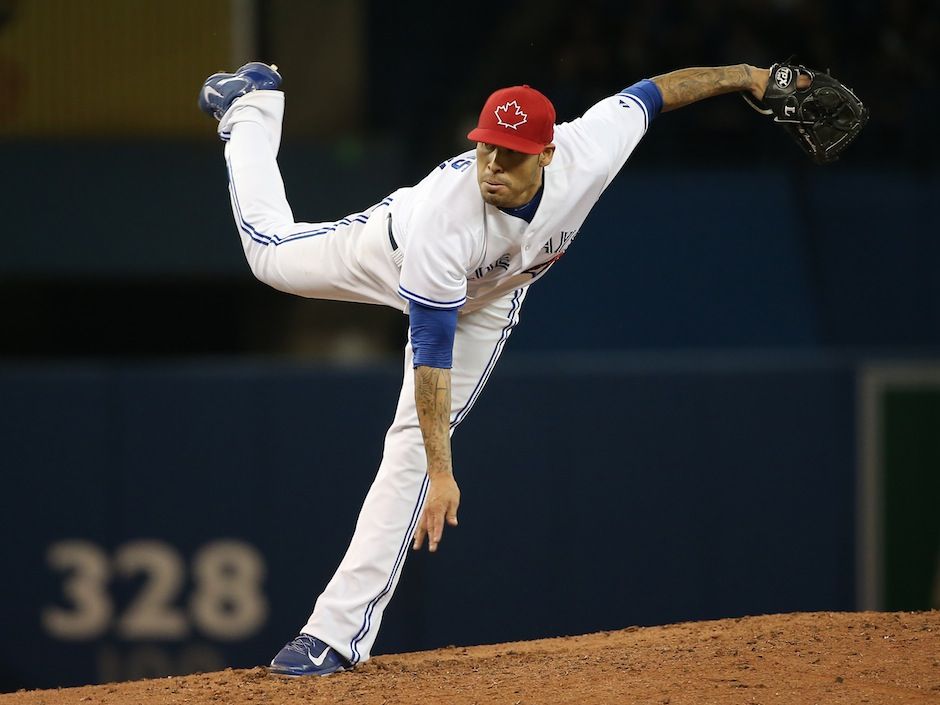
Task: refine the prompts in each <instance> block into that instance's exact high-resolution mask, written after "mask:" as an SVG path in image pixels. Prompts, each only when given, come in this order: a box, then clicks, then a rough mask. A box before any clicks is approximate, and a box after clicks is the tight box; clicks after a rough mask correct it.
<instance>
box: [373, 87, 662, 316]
mask: <svg viewBox="0 0 940 705" xmlns="http://www.w3.org/2000/svg"><path fill="white" fill-rule="evenodd" d="M646 110H647V109H646V106H645V105H644V104H643V102H642V101H640V100H638V99H637V98H636V97H634V96H633V95H630V94H626V93H624V94H620V95H616V96H611V97H609V98H606V99H604V100H602V101H600V102H599V103H597V104H596V105H594V106H593V107H592V108H591V109H590V110H588V111H587V112H586V113H585V114H584V116H583V117H580V118H578V119H576V120H573V121H572V122H568V123H564V124H561V125H557V126H556V127H555V139H554V144H555V146H556V150H555V156H554V159H553V161H552V163H551V164H550V165H549V166H548V167H546V168H545V170H544V172H543V180H544V181H543V183H544V191H543V194H542V200H541V203H540V204H539V206H538V210H537V211H536V213H535V217H534V218H533V220H532V222H531V223H528V222H526V221H525V220H523V219H521V218H518V217H516V216H513V215H510V214H508V213H505V212H503V211H502V210H500V209H499V208H497V207H495V206H492V205H490V204H488V203H486V202H485V201H483V198H482V196H481V195H480V189H479V185H478V182H477V172H476V156H475V151H472V150H471V151H468V152H465V153H463V154H461V155H460V156H458V157H454V158H453V159H449V160H448V161H446V162H444V163H443V164H441V165H440V166H438V167H437V169H435V170H434V171H433V172H431V173H430V174H429V175H428V176H426V177H425V178H424V179H423V180H422V181H421V182H420V183H418V184H417V185H415V186H414V187H411V188H403V189H400V190H398V191H396V192H395V193H393V194H392V195H391V197H390V198H391V204H390V205H389V210H390V212H391V214H392V227H393V234H394V237H395V240H396V241H397V243H398V245H399V247H400V248H401V250H402V268H401V279H400V282H399V288H398V293H399V295H401V296H402V297H404V298H405V299H407V300H409V301H416V302H418V303H421V304H424V305H425V306H431V307H434V308H447V309H449V308H460V307H463V308H462V310H463V312H465V313H469V312H471V311H475V310H477V309H479V308H481V307H483V306H485V305H486V304H487V303H489V302H491V301H494V300H496V299H498V298H500V297H502V296H504V295H505V294H506V293H507V292H510V291H513V290H515V289H518V288H520V287H525V286H528V285H529V284H531V283H532V282H533V281H535V280H536V279H538V278H539V277H541V276H542V275H543V274H544V273H545V272H546V271H548V269H549V268H550V267H551V266H552V264H553V263H554V262H555V261H557V260H558V258H559V257H560V256H561V255H562V254H564V252H565V250H567V249H568V247H569V246H570V245H571V243H572V242H573V241H574V239H575V237H576V236H577V234H578V231H579V230H580V229H581V225H582V224H583V223H584V220H585V218H587V215H588V213H589V212H590V210H591V208H592V207H593V206H594V204H595V202H596V201H597V199H598V198H599V197H600V195H601V193H603V191H604V189H606V188H607V186H608V185H610V182H611V180H612V179H613V178H614V176H616V175H617V172H619V171H620V169H621V167H622V166H623V164H624V162H626V160H627V157H629V156H630V153H631V152H632V151H633V149H634V148H635V147H636V145H637V144H638V143H639V141H640V138H642V136H643V135H644V134H645V132H646V128H647V126H648V124H649V117H648V115H647V112H646Z"/></svg>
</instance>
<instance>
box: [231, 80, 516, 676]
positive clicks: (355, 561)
mask: <svg viewBox="0 0 940 705" xmlns="http://www.w3.org/2000/svg"><path fill="white" fill-rule="evenodd" d="M283 111H284V96H283V93H281V92H279V91H256V92H253V93H249V94H248V95H246V96H244V97H243V98H240V99H239V100H238V101H236V102H235V104H234V105H233V106H232V108H231V109H230V110H229V111H228V112H227V113H226V114H225V116H224V117H223V119H222V121H221V123H220V124H219V134H220V135H221V137H222V139H224V140H227V141H228V144H227V145H226V148H225V157H226V162H227V165H228V170H229V190H230V194H231V199H232V211H233V213H234V216H235V222H236V225H237V227H238V229H239V231H240V233H241V239H242V245H243V247H244V250H245V256H246V257H247V259H248V263H249V265H250V266H251V270H252V272H253V273H254V274H255V276H256V277H258V279H260V280H261V281H263V282H265V283H266V284H269V285H270V286H272V287H274V288H276V289H279V290H281V291H286V292H289V293H292V294H297V295H299V296H305V297H311V298H318V299H331V300H339V301H358V302H363V303H373V304H384V305H387V306H391V307H392V308H396V309H399V310H402V311H404V310H405V302H404V300H403V299H401V298H400V297H399V296H398V294H397V293H396V290H397V287H398V278H399V269H398V266H397V265H396V263H395V261H394V259H393V256H392V245H391V242H390V241H389V238H388V234H387V230H386V222H385V217H386V210H387V199H386V201H384V202H382V203H380V204H378V205H376V206H373V207H372V208H370V209H369V210H367V211H365V212H363V213H358V214H354V215H350V216H348V217H347V218H344V219H342V220H340V221H337V222H333V223H297V222H294V216H293V213H292V211H291V208H290V205H289V204H288V202H287V197H286V195H285V193H284V184H283V181H282V179H281V175H280V172H279V170H278V167H277V162H276V157H277V151H278V147H279V144H280V132H281V120H282V118H283ZM525 293H526V290H525V289H518V290H516V291H514V292H512V293H511V294H508V295H506V296H504V297H502V298H501V299H498V300H496V301H494V302H492V303H491V304H489V305H487V306H485V307H484V308H481V309H479V310H476V311H473V312H472V313H468V314H462V315H460V316H459V318H458V321H457V332H456V337H455V341H454V364H453V369H452V370H451V385H452V389H451V398H452V403H453V409H452V411H451V433H453V430H454V429H455V428H456V426H457V425H458V424H460V422H461V421H463V419H464V418H466V416H467V414H468V413H469V412H470V409H471V408H472V406H473V404H474V402H475V401H476V400H477V398H478V397H479V396H480V394H481V392H482V391H483V387H484V386H485V385H486V382H487V380H488V379H489V376H490V374H491V373H492V371H493V368H494V367H495V365H496V361H497V360H498V358H499V355H500V353H501V352H502V349H503V346H504V345H505V344H506V340H507V339H508V338H509V335H510V334H511V332H512V329H513V327H514V326H515V325H516V324H517V323H518V321H519V311H520V309H521V306H522V302H523V299H524V298H525ZM426 469H427V463H426V458H425V453H424V442H423V439H422V436H421V429H420V427H419V425H418V416H417V412H416V410H415V399H414V374H413V372H412V351H411V345H410V342H409V344H408V345H406V346H405V364H404V377H403V383H402V389H401V395H400V396H399V399H398V409H397V411H396V413H395V420H394V421H393V423H392V425H391V427H390V428H389V430H388V433H387V434H386V436H385V449H384V454H383V457H382V462H381V464H380V466H379V471H378V474H377V475H376V478H375V481H374V482H373V484H372V487H371V488H370V490H369V493H368V495H367V496H366V499H365V502H364V504H363V506H362V510H361V512H360V514H359V520H358V522H357V523H356V531H355V534H354V535H353V538H352V541H351V543H350V545H349V548H348V550H347V551H346V555H345V557H344V558H343V560H342V562H341V563H340V565H339V568H338V569H337V571H336V574H335V575H334V576H333V578H332V580H330V582H329V584H328V585H327V586H326V589H325V590H324V591H323V593H322V594H321V595H320V597H319V598H318V599H317V602H316V606H315V607H314V610H313V614H311V615H310V619H309V621H308V622H307V624H306V625H305V626H304V627H303V628H302V631H303V632H305V633H307V634H312V635H314V636H316V637H318V638H319V639H321V640H323V641H324V642H326V643H327V644H329V645H330V646H332V647H333V648H334V649H335V650H336V651H338V652H339V653H341V654H342V655H343V656H345V657H346V658H348V659H349V660H350V661H352V662H353V663H359V662H362V661H365V660H367V659H368V658H369V656H370V653H371V650H372V646H373V644H374V643H375V638H376V635H377V634H378V631H379V627H380V626H381V623H382V615H383V613H384V611H385V607H386V605H387V604H388V602H389V600H390V599H391V597H392V594H393V593H394V591H395V587H396V586H397V584H398V579H399V576H400V575H401V569H402V566H403V565H404V562H405V558H406V556H407V554H408V551H409V550H410V545H411V540H412V537H413V535H414V531H415V527H416V526H417V523H418V519H419V517H420V515H421V510H422V507H423V504H424V499H425V494H426V492H427V486H428V480H427V474H426ZM457 475H458V482H459V464H458V466H457Z"/></svg>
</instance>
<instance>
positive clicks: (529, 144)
mask: <svg viewBox="0 0 940 705" xmlns="http://www.w3.org/2000/svg"><path fill="white" fill-rule="evenodd" d="M467 139H471V140H473V141H474V142H486V143H487V144H495V145H496V146H497V147H505V148H506V149H514V150H516V151H517V152H522V153H523V154H541V153H542V150H543V149H545V145H544V144H541V143H539V142H533V141H532V140H527V139H525V138H524V137H520V136H519V135H514V134H512V133H507V132H506V131H505V130H488V129H486V128H483V127H477V128H476V129H473V130H471V131H470V132H469V134H468V135H467Z"/></svg>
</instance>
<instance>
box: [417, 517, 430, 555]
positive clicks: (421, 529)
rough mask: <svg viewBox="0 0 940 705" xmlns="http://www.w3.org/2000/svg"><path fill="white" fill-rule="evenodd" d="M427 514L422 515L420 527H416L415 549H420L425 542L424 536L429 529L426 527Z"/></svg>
mask: <svg viewBox="0 0 940 705" xmlns="http://www.w3.org/2000/svg"><path fill="white" fill-rule="evenodd" d="M424 521H425V516H424V515H423V514H422V515H421V520H420V521H419V522H418V528H417V529H415V543H414V550H416V551H417V550H419V549H420V548H421V546H422V545H423V544H424V537H425V536H427V533H428V530H427V528H425V524H424Z"/></svg>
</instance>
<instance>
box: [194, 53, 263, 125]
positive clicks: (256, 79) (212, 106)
mask: <svg viewBox="0 0 940 705" xmlns="http://www.w3.org/2000/svg"><path fill="white" fill-rule="evenodd" d="M280 85H281V74H279V73H278V72H277V67H276V66H274V65H272V66H268V65H267V64H262V63H261V62H260V61H252V62H251V63H250V64H245V65H244V66H242V67H241V68H240V69H238V71H236V72H235V73H214V74H212V75H211V76H209V78H207V79H206V82H205V83H204V84H203V86H202V90H200V91H199V109H200V110H201V111H202V112H204V113H205V114H206V115H211V116H212V117H214V118H215V119H216V120H221V119H222V116H223V115H225V111H226V110H228V109H229V107H230V106H231V105H232V103H233V102H235V100H236V99H238V98H241V97H242V96H243V95H245V94H246V93H251V92H252V91H273V90H276V89H277V87H278V86H280Z"/></svg>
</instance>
